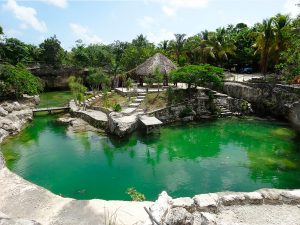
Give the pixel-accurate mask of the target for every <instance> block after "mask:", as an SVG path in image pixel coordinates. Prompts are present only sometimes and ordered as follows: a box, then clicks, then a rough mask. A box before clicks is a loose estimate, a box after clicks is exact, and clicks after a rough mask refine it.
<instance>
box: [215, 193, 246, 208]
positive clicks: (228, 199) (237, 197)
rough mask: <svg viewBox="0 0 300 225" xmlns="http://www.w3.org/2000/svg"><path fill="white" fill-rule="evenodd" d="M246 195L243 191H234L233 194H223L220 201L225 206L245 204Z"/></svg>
mask: <svg viewBox="0 0 300 225" xmlns="http://www.w3.org/2000/svg"><path fill="white" fill-rule="evenodd" d="M245 200H246V197H245V195H244V194H243V193H234V194H228V195H224V196H223V197H222V198H221V202H222V203H223V205H225V206H230V205H244V204H245Z"/></svg>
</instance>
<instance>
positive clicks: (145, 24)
mask: <svg viewBox="0 0 300 225" xmlns="http://www.w3.org/2000/svg"><path fill="white" fill-rule="evenodd" d="M138 23H139V25H140V26H141V27H142V28H143V29H146V30H149V29H151V28H152V27H153V26H154V24H155V20H154V18H152V17H150V16H144V17H143V18H142V19H140V20H139V21H138Z"/></svg>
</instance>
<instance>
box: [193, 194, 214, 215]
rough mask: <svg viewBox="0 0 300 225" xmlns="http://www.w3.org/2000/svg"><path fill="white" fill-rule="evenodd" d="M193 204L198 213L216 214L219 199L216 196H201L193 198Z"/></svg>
mask: <svg viewBox="0 0 300 225" xmlns="http://www.w3.org/2000/svg"><path fill="white" fill-rule="evenodd" d="M193 199H194V201H195V204H196V205H197V208H199V210H200V211H205V212H217V211H218V204H219V197H218V195H217V194H214V193H212V194H201V195H195V196H194V198H193Z"/></svg>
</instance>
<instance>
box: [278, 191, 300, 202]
mask: <svg viewBox="0 0 300 225" xmlns="http://www.w3.org/2000/svg"><path fill="white" fill-rule="evenodd" d="M281 195H282V197H283V201H284V202H285V203H288V204H296V205H297V204H300V190H293V191H283V192H282V194H281Z"/></svg>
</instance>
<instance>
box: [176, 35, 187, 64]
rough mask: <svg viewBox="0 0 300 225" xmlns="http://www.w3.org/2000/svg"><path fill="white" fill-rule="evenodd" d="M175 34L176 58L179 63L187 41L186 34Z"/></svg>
mask: <svg viewBox="0 0 300 225" xmlns="http://www.w3.org/2000/svg"><path fill="white" fill-rule="evenodd" d="M174 36H175V43H174V44H175V46H174V48H175V54H176V60H177V63H178V64H179V59H180V55H181V54H182V51H183V46H184V43H185V42H186V39H185V36H186V34H174Z"/></svg>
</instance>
